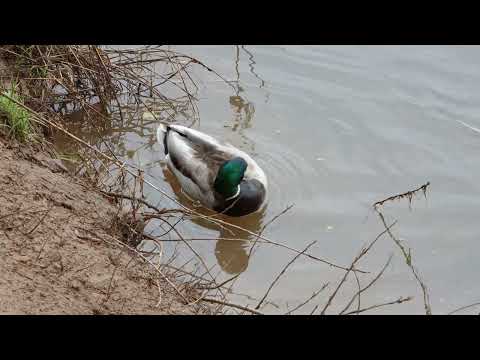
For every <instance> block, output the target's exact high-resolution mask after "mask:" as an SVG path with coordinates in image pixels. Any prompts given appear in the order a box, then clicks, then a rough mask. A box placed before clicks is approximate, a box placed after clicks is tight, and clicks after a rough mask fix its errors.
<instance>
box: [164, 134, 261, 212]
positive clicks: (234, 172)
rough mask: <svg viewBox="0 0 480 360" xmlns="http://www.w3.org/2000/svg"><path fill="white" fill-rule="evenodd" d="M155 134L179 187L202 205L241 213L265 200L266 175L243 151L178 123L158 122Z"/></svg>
mask: <svg viewBox="0 0 480 360" xmlns="http://www.w3.org/2000/svg"><path fill="white" fill-rule="evenodd" d="M157 137H158V141H159V142H161V143H163V145H164V148H165V155H166V156H165V160H166V163H167V166H168V168H169V169H170V170H171V171H172V173H173V174H174V175H175V177H176V178H177V180H178V181H179V183H180V185H181V187H182V190H183V191H184V192H185V193H186V195H188V196H189V197H190V198H192V199H193V200H198V201H199V202H200V203H201V204H202V205H203V206H205V207H206V208H208V209H211V210H214V211H216V212H220V213H224V214H226V215H229V216H244V215H248V214H250V213H253V212H255V211H257V210H259V209H260V208H261V207H262V206H263V205H264V204H265V203H266V198H267V177H266V176H265V173H264V172H263V170H262V169H261V168H260V166H258V164H257V163H256V162H255V160H253V159H252V158H251V157H250V156H249V155H248V154H246V153H245V152H243V151H241V150H239V149H237V148H235V147H234V146H233V145H230V144H227V143H220V142H219V141H217V140H216V139H214V138H213V137H211V136H209V135H207V134H204V133H202V132H200V131H197V130H193V129H190V128H187V127H184V126H180V125H166V126H165V125H163V124H160V126H159V128H158V131H157Z"/></svg>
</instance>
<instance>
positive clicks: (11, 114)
mask: <svg viewBox="0 0 480 360" xmlns="http://www.w3.org/2000/svg"><path fill="white" fill-rule="evenodd" d="M4 94H5V95H7V96H9V97H10V98H12V99H14V100H16V101H18V102H19V103H23V102H22V98H21V97H20V95H18V94H17V92H16V90H15V87H14V86H13V85H12V88H11V89H10V90H7V91H4V92H3V93H2V94H0V113H1V114H2V115H4V116H5V118H6V125H7V126H8V128H9V129H10V134H11V135H13V136H14V137H15V138H17V139H18V140H20V141H25V140H27V139H28V137H29V135H30V134H31V132H32V126H31V123H30V114H29V113H28V111H27V110H25V109H24V108H22V107H21V106H20V105H17V104H16V103H14V102H13V101H11V100H10V99H8V98H7V97H5V96H4Z"/></svg>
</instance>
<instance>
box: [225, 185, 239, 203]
mask: <svg viewBox="0 0 480 360" xmlns="http://www.w3.org/2000/svg"><path fill="white" fill-rule="evenodd" d="M238 195H240V185H237V191H236V192H235V193H234V194H233V195H232V196H229V197H227V198H226V199H225V201H229V200H232V199H235V198H236V197H237V196H238Z"/></svg>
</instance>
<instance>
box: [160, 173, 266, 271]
mask: <svg viewBox="0 0 480 360" xmlns="http://www.w3.org/2000/svg"><path fill="white" fill-rule="evenodd" d="M164 175H165V178H166V179H167V181H168V182H169V184H171V186H172V189H173V192H174V193H175V195H176V196H177V199H178V200H179V201H180V202H181V203H182V204H184V205H185V206H189V205H191V203H189V200H188V198H187V197H186V196H184V194H183V193H182V190H181V187H180V184H178V181H177V179H176V178H175V177H174V176H173V175H172V174H171V172H169V171H166V170H164ZM196 210H197V211H198V212H200V213H202V214H204V215H211V213H210V212H208V213H207V211H206V210H205V209H202V208H198V209H196ZM264 216H265V208H262V209H261V210H260V211H257V212H254V213H252V214H249V215H247V216H242V217H236V218H233V217H228V219H227V217H226V216H224V215H219V216H218V217H217V218H218V219H220V220H226V221H228V222H229V223H231V224H234V225H237V226H240V227H242V228H245V229H248V230H250V231H251V232H254V233H258V232H259V231H260V228H261V226H262V221H263V218H264ZM191 221H192V222H194V223H195V224H197V225H199V226H202V227H204V228H206V229H210V230H213V231H218V232H219V233H218V240H217V242H216V244H215V257H216V258H217V262H218V264H219V265H220V267H221V268H222V270H223V271H225V272H227V273H229V274H232V275H236V274H240V273H242V272H244V271H245V270H246V269H247V267H248V261H249V257H248V252H249V246H250V244H251V241H252V240H255V236H253V235H250V234H248V233H246V232H245V231H241V230H238V229H235V228H232V227H227V228H222V227H220V226H219V225H217V224H214V223H212V222H211V221H208V220H205V219H203V218H200V217H195V218H192V219H191ZM228 238H230V239H238V240H225V239H228ZM242 240H243V241H242Z"/></svg>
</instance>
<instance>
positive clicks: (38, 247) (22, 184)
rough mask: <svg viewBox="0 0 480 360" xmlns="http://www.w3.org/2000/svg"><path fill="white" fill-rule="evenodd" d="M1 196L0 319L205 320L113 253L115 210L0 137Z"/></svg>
mask: <svg viewBox="0 0 480 360" xmlns="http://www.w3.org/2000/svg"><path fill="white" fill-rule="evenodd" d="M0 189H1V191H0V204H1V207H0V252H1V256H0V269H1V271H0V313H3V314H194V313H202V312H205V305H203V307H200V306H191V305H186V301H185V300H187V301H192V300H194V298H193V297H191V298H190V299H189V296H188V289H185V288H184V287H182V284H180V283H178V282H176V281H175V279H174V278H170V279H169V280H170V281H171V282H172V283H173V284H174V285H175V286H176V287H177V289H179V290H180V291H181V293H182V295H179V294H178V293H177V292H176V290H175V289H174V287H173V286H172V285H171V284H169V283H168V282H167V281H166V280H165V279H164V278H163V277H162V276H160V274H159V273H158V272H156V271H155V270H154V269H153V267H152V266H150V265H149V264H148V263H146V262H144V261H142V258H141V257H139V256H138V255H135V253H133V252H132V251H129V250H128V249H125V248H124V247H123V248H122V246H119V244H120V241H121V240H122V238H121V234H120V232H119V231H118V230H117V228H116V227H115V226H114V222H113V219H115V216H116V214H117V210H116V207H114V206H113V205H112V204H111V203H110V202H109V200H107V199H106V198H105V197H103V196H102V195H101V194H99V193H98V192H96V191H94V190H92V189H91V188H89V187H88V186H87V184H86V183H84V182H83V180H82V179H79V178H74V177H73V176H72V175H70V174H69V173H68V172H66V169H64V168H63V167H62V166H61V165H59V163H58V161H55V160H52V158H51V157H50V156H49V155H48V154H47V153H46V152H43V151H40V150H39V148H38V146H37V147H36V148H33V147H32V145H25V144H21V145H20V144H18V143H16V142H15V141H11V140H10V139H6V138H5V137H3V136H0ZM184 298H185V299H184Z"/></svg>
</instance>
